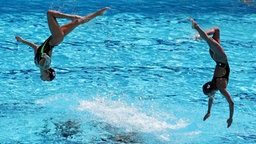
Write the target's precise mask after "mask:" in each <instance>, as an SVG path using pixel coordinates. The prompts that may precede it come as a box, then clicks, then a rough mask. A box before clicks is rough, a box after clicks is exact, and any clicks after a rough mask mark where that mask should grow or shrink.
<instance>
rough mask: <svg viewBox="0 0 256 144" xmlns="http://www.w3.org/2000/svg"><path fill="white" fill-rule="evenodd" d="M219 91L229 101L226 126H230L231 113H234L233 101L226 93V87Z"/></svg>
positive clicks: (231, 120)
mask: <svg viewBox="0 0 256 144" xmlns="http://www.w3.org/2000/svg"><path fill="white" fill-rule="evenodd" d="M220 92H221V94H222V95H224V96H225V98H226V100H227V101H228V103H229V118H228V120H227V123H228V126H227V127H228V128H229V127H230V126H231V124H232V122H233V114H234V102H233V100H232V98H231V96H230V94H229V93H228V91H227V90H226V88H223V89H220Z"/></svg>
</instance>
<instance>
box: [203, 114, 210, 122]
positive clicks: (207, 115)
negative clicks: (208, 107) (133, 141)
mask: <svg viewBox="0 0 256 144" xmlns="http://www.w3.org/2000/svg"><path fill="white" fill-rule="evenodd" d="M210 116H211V113H207V114H206V115H205V116H204V121H205V120H206V119H207V118H208V117H210Z"/></svg>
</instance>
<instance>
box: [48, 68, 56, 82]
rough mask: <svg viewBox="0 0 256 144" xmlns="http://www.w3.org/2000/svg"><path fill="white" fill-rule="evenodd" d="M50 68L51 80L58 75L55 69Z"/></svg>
mask: <svg viewBox="0 0 256 144" xmlns="http://www.w3.org/2000/svg"><path fill="white" fill-rule="evenodd" d="M48 70H49V72H50V74H49V78H50V81H52V80H53V79H54V78H55V76H56V73H55V70H54V69H53V68H49V69H48Z"/></svg>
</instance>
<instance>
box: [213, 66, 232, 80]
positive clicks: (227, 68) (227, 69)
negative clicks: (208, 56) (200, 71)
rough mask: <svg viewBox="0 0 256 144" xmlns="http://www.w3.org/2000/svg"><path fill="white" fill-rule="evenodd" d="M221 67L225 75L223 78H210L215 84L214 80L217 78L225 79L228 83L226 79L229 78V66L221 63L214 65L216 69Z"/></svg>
mask: <svg viewBox="0 0 256 144" xmlns="http://www.w3.org/2000/svg"><path fill="white" fill-rule="evenodd" d="M217 66H218V67H222V68H224V69H225V70H226V73H225V75H224V76H221V77H215V76H214V77H213V78H212V81H213V82H216V79H217V78H225V79H227V81H228V78H229V73H230V68H229V65H228V63H226V64H225V63H221V62H217V63H216V67H217Z"/></svg>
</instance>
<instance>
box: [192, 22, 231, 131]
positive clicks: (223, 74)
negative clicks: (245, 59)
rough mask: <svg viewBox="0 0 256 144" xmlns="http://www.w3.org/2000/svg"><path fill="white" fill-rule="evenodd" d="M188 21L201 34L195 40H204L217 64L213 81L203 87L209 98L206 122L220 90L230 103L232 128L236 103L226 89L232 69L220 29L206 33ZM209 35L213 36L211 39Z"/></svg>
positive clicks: (216, 28)
mask: <svg viewBox="0 0 256 144" xmlns="http://www.w3.org/2000/svg"><path fill="white" fill-rule="evenodd" d="M188 20H189V21H191V22H192V28H193V29H195V30H197V32H198V33H199V35H197V36H195V39H200V38H202V39H203V40H205V41H206V42H207V44H208V45H209V47H210V50H209V52H210V56H211V58H212V59H213V60H214V61H215V62H216V66H215V71H214V74H213V78H212V80H211V81H210V82H207V83H206V84H204V85H203V92H204V94H205V95H207V96H208V97H209V101H208V111H207V113H206V115H205V116H204V121H205V120H206V119H207V118H208V117H210V114H211V107H212V103H213V97H214V95H215V93H216V91H217V90H219V91H220V92H221V94H222V95H223V96H224V97H225V98H226V100H227V101H228V103H229V111H230V114H229V118H228V120H227V123H228V125H227V127H230V126H231V124H232V121H233V113H234V102H233V100H232V97H231V96H230V94H229V93H228V91H227V89H226V87H227V84H228V79H229V72H230V68H229V65H228V58H227V55H226V54H225V52H224V49H223V48H222V46H221V45H220V29H219V28H218V27H214V28H212V29H210V30H208V31H206V32H205V31H203V30H202V29H201V28H200V26H199V25H198V24H197V23H196V22H195V21H194V20H193V19H192V18H188ZM209 35H213V36H212V37H209Z"/></svg>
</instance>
